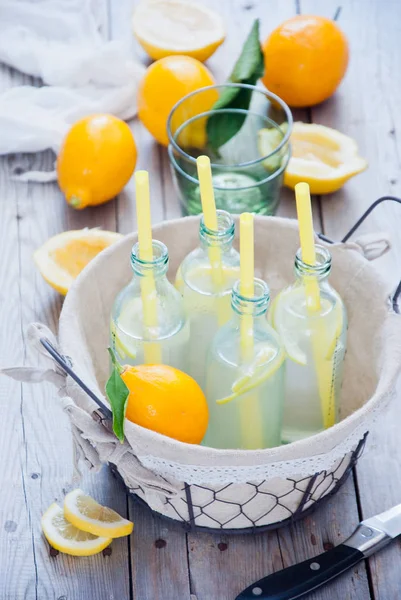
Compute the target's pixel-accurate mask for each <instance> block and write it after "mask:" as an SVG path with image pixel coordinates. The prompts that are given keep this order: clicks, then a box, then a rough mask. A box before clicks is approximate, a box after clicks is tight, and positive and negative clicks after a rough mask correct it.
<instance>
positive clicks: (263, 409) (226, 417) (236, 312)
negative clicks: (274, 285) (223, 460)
mask: <svg viewBox="0 0 401 600" xmlns="http://www.w3.org/2000/svg"><path fill="white" fill-rule="evenodd" d="M254 287H255V289H254V296H253V297H252V298H246V297H244V296H241V294H240V291H239V282H236V283H235V285H234V288H233V292H232V308H233V317H232V319H231V320H230V321H229V322H228V323H226V325H224V326H223V327H221V328H220V329H219V331H218V332H217V334H216V335H215V337H214V339H213V342H212V344H211V347H210V350H209V354H208V361H207V384H206V390H207V393H206V397H207V400H208V405H209V427H208V430H207V432H206V435H205V438H204V440H203V442H202V444H203V445H205V446H211V447H213V448H242V449H248V450H249V449H256V448H271V447H274V446H279V445H280V444H281V424H282V414H283V405H284V384H285V353H284V349H283V347H282V345H281V342H280V338H279V336H278V334H277V333H276V332H275V331H274V329H273V328H272V327H271V326H270V325H269V323H268V322H267V319H266V312H267V309H268V306H269V300H270V295H269V288H268V287H267V285H266V283H265V282H264V281H262V280H260V279H255V281H254ZM246 320H247V321H246ZM244 323H245V325H246V328H245V332H244V327H243V325H244ZM244 333H245V334H247V335H250V336H251V337H250V339H251V344H250V345H249V344H247V345H246V346H245V347H244ZM222 400H223V401H224V403H222V404H220V403H218V402H217V401H222Z"/></svg>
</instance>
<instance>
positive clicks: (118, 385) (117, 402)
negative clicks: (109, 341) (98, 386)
mask: <svg viewBox="0 0 401 600" xmlns="http://www.w3.org/2000/svg"><path fill="white" fill-rule="evenodd" d="M108 350H109V353H110V356H111V360H112V362H113V371H112V373H111V375H110V377H109V380H108V381H107V383H106V394H107V398H108V399H109V402H110V406H111V411H112V413H113V431H114V433H115V434H116V436H117V437H118V439H119V440H120V442H121V443H123V441H124V419H125V411H126V410H127V402H128V396H129V389H128V388H127V386H126V385H125V383H124V381H123V380H122V378H121V373H122V367H121V365H120V364H119V363H118V362H117V360H116V357H115V355H114V352H113V351H112V350H111V348H108Z"/></svg>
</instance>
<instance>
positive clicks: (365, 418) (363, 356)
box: [8, 197, 401, 533]
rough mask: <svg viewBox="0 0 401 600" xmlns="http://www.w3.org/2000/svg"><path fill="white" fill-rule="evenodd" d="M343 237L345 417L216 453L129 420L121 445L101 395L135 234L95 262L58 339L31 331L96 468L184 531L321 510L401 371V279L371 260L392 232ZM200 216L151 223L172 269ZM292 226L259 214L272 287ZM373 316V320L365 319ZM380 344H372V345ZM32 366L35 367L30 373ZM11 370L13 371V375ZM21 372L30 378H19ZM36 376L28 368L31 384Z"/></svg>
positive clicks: (265, 524) (338, 256) (79, 283)
mask: <svg viewBox="0 0 401 600" xmlns="http://www.w3.org/2000/svg"><path fill="white" fill-rule="evenodd" d="M384 200H394V201H396V202H401V201H400V200H398V199H394V198H387V197H386V198H382V199H380V200H378V201H376V203H374V205H372V207H370V209H368V211H367V212H366V213H365V215H363V216H362V217H361V219H360V220H359V221H358V223H356V225H355V226H354V227H353V228H352V229H351V230H350V232H349V233H348V234H347V235H346V236H345V237H344V239H343V240H342V242H339V243H333V242H331V241H330V240H328V239H327V238H326V237H325V236H323V235H320V236H319V237H320V239H321V240H322V241H323V243H326V244H329V245H330V246H331V247H330V250H331V252H332V256H333V273H332V281H333V284H334V287H335V288H336V289H337V291H338V292H339V293H340V295H341V296H342V297H343V299H344V302H345V304H346V306H347V310H348V315H349V336H348V338H349V342H348V350H347V355H346V359H345V373H344V385H343V392H342V396H341V406H340V412H341V421H340V422H339V423H338V424H336V425H335V426H333V427H331V428H330V429H327V430H325V431H324V432H321V433H319V434H317V435H314V436H312V437H310V438H307V439H305V440H300V441H298V442H295V443H293V444H288V445H285V446H281V447H277V448H270V449H265V450H248V451H246V450H217V449H213V448H205V447H202V446H196V445H189V444H184V443H181V442H178V441H176V440H172V439H170V438H167V437H165V436H162V435H160V434H157V433H155V432H152V431H149V430H147V429H144V428H142V427H140V426H138V425H135V424H134V423H131V422H128V421H126V424H125V434H126V440H125V442H124V444H120V442H119V441H118V440H117V439H116V438H115V436H114V434H113V433H112V431H111V423H110V417H111V412H110V409H109V407H108V403H107V400H106V398H105V396H104V394H103V390H104V384H105V380H106V379H107V376H108V369H109V365H108V359H107V356H106V354H107V353H106V351H105V348H106V346H107V345H108V330H109V315H110V312H111V307H112V304H113V301H114V297H115V295H116V293H117V292H118V291H119V290H120V289H121V288H122V287H123V286H124V285H125V284H126V283H127V282H128V281H129V279H130V276H131V272H130V265H129V261H128V260H127V257H129V252H130V249H131V246H132V244H133V243H134V242H135V241H136V235H135V234H133V235H130V236H127V237H126V238H124V239H123V240H121V242H118V243H117V244H115V245H113V246H111V247H110V248H108V249H107V250H105V251H104V252H102V253H101V254H100V255H99V256H98V257H97V258H96V259H94V260H93V261H92V262H91V263H90V264H89V265H88V267H86V268H85V269H84V271H83V272H82V273H81V275H80V276H79V277H78V279H77V280H76V282H75V283H74V285H73V287H72V289H71V290H70V292H69V294H68V296H67V298H66V300H65V303H64V306H63V310H62V313H61V316H60V328H59V341H57V340H56V339H55V338H54V336H52V334H51V333H50V332H49V330H47V329H46V328H45V327H44V326H42V325H38V324H36V325H32V326H31V327H30V329H29V337H30V339H31V340H32V341H33V343H36V344H37V345H38V346H40V347H41V348H42V351H44V350H46V353H49V354H50V355H51V357H52V359H53V362H52V369H50V370H49V369H47V370H46V371H44V373H43V377H42V379H51V380H52V381H53V382H54V383H56V385H57V387H58V388H59V395H60V397H61V399H62V404H63V407H64V409H65V411H66V412H67V414H68V415H69V417H70V420H71V424H72V431H73V435H74V441H75V447H76V449H77V450H78V453H79V454H80V455H81V457H83V458H84V459H85V460H86V462H87V464H88V465H89V466H90V467H95V468H98V467H100V465H101V464H103V463H108V464H109V465H110V467H111V469H112V470H113V472H114V473H116V475H117V476H118V477H120V478H122V480H123V481H124V484H125V486H126V488H127V491H128V492H129V493H130V494H132V495H133V496H134V497H135V498H136V499H137V500H138V501H141V502H142V503H145V504H146V505H148V506H149V507H150V508H151V509H152V510H153V511H154V512H155V513H157V514H158V515H160V516H162V517H164V518H167V519H170V520H173V521H175V522H180V523H181V524H182V525H183V526H184V527H185V528H186V529H188V530H200V531H216V530H221V531H224V532H225V533H245V532H255V531H263V530H266V529H272V528H275V527H280V526H282V525H285V524H287V523H289V522H292V521H295V520H297V519H299V518H301V517H303V516H304V515H306V514H308V513H309V512H310V511H312V510H314V509H315V508H316V507H317V506H318V505H319V503H320V502H322V501H323V500H324V499H327V498H328V497H329V496H331V495H332V494H334V493H335V492H336V491H337V490H338V489H339V487H340V486H341V485H342V484H343V482H344V481H345V479H346V477H347V475H348V474H349V473H350V471H351V469H352V468H353V466H354V465H355V464H356V462H357V460H358V458H359V456H360V455H361V453H362V451H363V448H364V445H365V442H366V438H367V435H368V432H369V430H370V429H371V427H372V425H373V423H374V422H375V420H376V419H377V417H378V415H379V414H380V412H381V411H382V410H383V409H384V408H385V407H386V406H387V404H388V401H389V399H390V398H391V396H392V394H393V392H394V387H395V382H396V380H397V376H398V373H399V371H400V367H401V319H400V317H399V316H398V305H397V297H398V294H399V293H400V290H401V284H400V285H399V286H398V288H397V291H396V293H395V294H394V296H392V297H391V298H390V295H389V294H388V293H387V291H386V285H385V282H384V281H383V280H382V279H381V277H380V275H379V274H378V272H377V271H376V270H375V269H374V267H373V266H372V264H371V262H370V260H372V259H374V258H376V257H377V256H379V255H381V254H383V253H384V252H385V251H387V250H388V249H389V243H388V241H387V240H386V238H385V236H380V235H374V236H372V235H371V236H363V237H361V238H360V239H359V240H356V242H349V241H348V240H349V237H350V236H351V234H353V233H354V232H355V230H356V229H357V227H358V226H359V225H360V224H361V222H362V221H363V220H364V219H365V218H366V216H367V215H368V214H370V212H371V211H372V210H373V209H374V208H375V206H377V205H378V204H380V203H381V202H383V201H384ZM198 225H199V220H198V218H197V217H189V218H186V219H178V220H176V221H170V222H166V223H162V224H160V225H158V226H156V227H154V230H153V235H154V237H155V239H159V240H161V241H163V242H164V243H165V244H166V245H167V247H168V248H169V252H170V259H171V263H170V264H171V268H170V276H171V277H174V275H175V270H176V268H177V267H178V265H179V264H180V262H181V260H182V258H183V257H184V256H185V255H186V254H187V253H188V252H189V251H190V250H191V249H192V248H193V247H195V246H196V244H197V235H198ZM297 246H298V229H297V223H296V222H295V221H293V220H290V219H280V218H277V217H260V216H257V217H255V267H256V269H257V271H259V273H258V274H259V275H260V276H261V277H262V278H264V279H266V280H267V281H268V283H269V285H270V287H271V289H272V292H273V296H274V293H275V292H277V291H278V290H280V289H282V287H284V285H286V284H288V282H289V281H291V278H292V263H293V257H294V255H295V251H296V250H297ZM367 315H368V316H369V318H367ZM372 340H374V344H372ZM35 371H37V370H35ZM8 374H11V375H14V376H16V375H15V373H14V374H12V373H8ZM19 378H20V379H21V378H23V377H22V376H21V375H20V376H19ZM33 379H35V381H37V380H38V379H40V378H38V376H37V373H36V375H35V378H33V377H29V374H26V375H25V378H24V380H26V381H27V380H33Z"/></svg>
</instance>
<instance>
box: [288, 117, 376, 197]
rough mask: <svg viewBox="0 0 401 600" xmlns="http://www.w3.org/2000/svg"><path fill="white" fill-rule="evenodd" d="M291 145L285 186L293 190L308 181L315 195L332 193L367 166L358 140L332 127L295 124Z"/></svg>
mask: <svg viewBox="0 0 401 600" xmlns="http://www.w3.org/2000/svg"><path fill="white" fill-rule="evenodd" d="M290 142H291V148H292V154H291V158H290V161H289V163H288V166H287V169H286V171H285V174H284V184H285V185H286V186H288V187H290V188H291V189H294V187H295V185H296V184H297V183H300V182H301V181H306V183H308V184H309V187H310V191H311V193H312V194H331V193H333V192H336V191H337V190H339V189H340V188H341V187H342V186H343V185H344V183H345V182H346V181H348V179H350V178H351V177H353V176H354V175H357V174H358V173H361V171H364V170H365V169H366V167H367V166H368V164H367V162H366V160H365V159H364V158H361V157H360V156H359V154H358V146H357V144H356V142H355V140H353V139H352V138H351V137H349V136H347V135H344V134H343V133H340V132H339V131H337V130H336V129H332V128H330V127H325V126H323V125H315V124H313V123H294V127H293V130H292V133H291V138H290Z"/></svg>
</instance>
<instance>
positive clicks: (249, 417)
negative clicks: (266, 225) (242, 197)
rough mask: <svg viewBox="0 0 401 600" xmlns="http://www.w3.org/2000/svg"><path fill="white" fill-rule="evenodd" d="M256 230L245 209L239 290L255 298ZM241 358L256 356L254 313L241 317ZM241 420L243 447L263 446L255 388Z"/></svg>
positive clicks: (242, 408) (243, 407)
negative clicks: (254, 349)
mask: <svg viewBox="0 0 401 600" xmlns="http://www.w3.org/2000/svg"><path fill="white" fill-rule="evenodd" d="M254 276H255V266H254V234H253V215H252V214H251V213H242V215H241V216H240V286H239V291H240V294H241V296H243V297H244V298H253V297H254V295H255V289H254ZM240 345H241V359H242V362H243V363H247V362H249V361H251V360H252V358H253V347H254V335H253V315H252V314H248V315H247V314H245V315H241V318H240ZM239 409H240V422H241V440H242V448H245V449H247V450H251V449H257V448H262V447H263V438H262V427H263V423H262V420H261V416H260V410H259V398H258V392H257V391H253V392H251V393H248V394H247V395H246V398H242V400H241V402H240V406H239Z"/></svg>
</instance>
